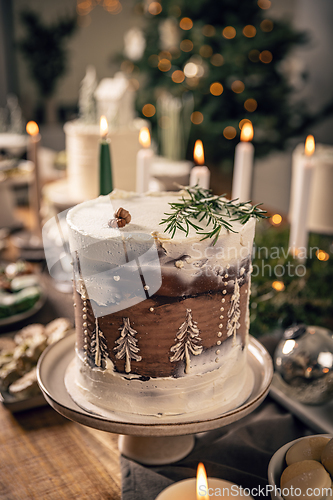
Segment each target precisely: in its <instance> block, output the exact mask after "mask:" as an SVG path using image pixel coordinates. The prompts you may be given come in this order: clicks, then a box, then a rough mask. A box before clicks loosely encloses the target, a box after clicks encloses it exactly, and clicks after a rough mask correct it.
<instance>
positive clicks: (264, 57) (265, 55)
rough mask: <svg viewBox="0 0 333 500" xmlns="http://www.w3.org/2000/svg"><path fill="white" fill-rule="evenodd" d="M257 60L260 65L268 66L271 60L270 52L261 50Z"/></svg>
mask: <svg viewBox="0 0 333 500" xmlns="http://www.w3.org/2000/svg"><path fill="white" fill-rule="evenodd" d="M259 59H260V61H261V62H262V63H264V64H269V63H270V62H272V59H273V55H272V52H270V51H269V50H263V51H262V52H261V53H260V56H259Z"/></svg>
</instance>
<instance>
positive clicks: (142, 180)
mask: <svg viewBox="0 0 333 500" xmlns="http://www.w3.org/2000/svg"><path fill="white" fill-rule="evenodd" d="M139 142H140V144H141V146H143V149H140V151H139V152H138V154H137V157H136V192H137V193H145V192H146V191H148V189H149V180H150V164H151V159H152V157H153V156H154V151H153V150H152V149H151V148H150V143H151V139H150V132H149V129H148V128H147V127H142V129H141V130H140V134H139Z"/></svg>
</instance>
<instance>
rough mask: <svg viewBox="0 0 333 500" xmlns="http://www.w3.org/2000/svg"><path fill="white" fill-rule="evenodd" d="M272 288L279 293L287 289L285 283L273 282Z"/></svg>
mask: <svg viewBox="0 0 333 500" xmlns="http://www.w3.org/2000/svg"><path fill="white" fill-rule="evenodd" d="M272 288H274V290H276V291H277V292H283V290H284V289H285V288H286V287H285V286H284V283H283V281H273V283H272Z"/></svg>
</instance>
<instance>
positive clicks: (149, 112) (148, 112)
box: [142, 104, 156, 118]
mask: <svg viewBox="0 0 333 500" xmlns="http://www.w3.org/2000/svg"><path fill="white" fill-rule="evenodd" d="M155 113H156V108H155V106H154V105H153V104H145V105H144V106H143V108H142V114H143V115H144V116H146V117H147V118H151V117H152V116H154V114H155Z"/></svg>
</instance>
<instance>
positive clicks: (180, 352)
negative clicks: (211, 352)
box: [170, 309, 203, 373]
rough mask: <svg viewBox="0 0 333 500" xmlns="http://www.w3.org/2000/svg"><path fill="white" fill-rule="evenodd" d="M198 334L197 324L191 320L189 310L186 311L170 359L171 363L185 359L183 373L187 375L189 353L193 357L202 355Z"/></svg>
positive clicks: (189, 360)
mask: <svg viewBox="0 0 333 500" xmlns="http://www.w3.org/2000/svg"><path fill="white" fill-rule="evenodd" d="M199 334H200V330H199V328H198V326H197V322H196V321H194V320H193V318H192V311H191V309H187V310H186V319H185V321H184V323H183V324H182V325H181V326H180V327H179V331H178V334H177V337H176V341H178V342H177V344H175V345H174V346H172V347H171V349H170V351H171V352H172V353H173V356H171V358H170V361H171V362H172V363H173V362H175V361H180V360H182V359H184V358H185V373H189V371H190V362H191V358H190V353H192V354H193V355H194V356H198V354H201V353H202V349H203V347H202V345H200V342H201V338H200V337H199Z"/></svg>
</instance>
